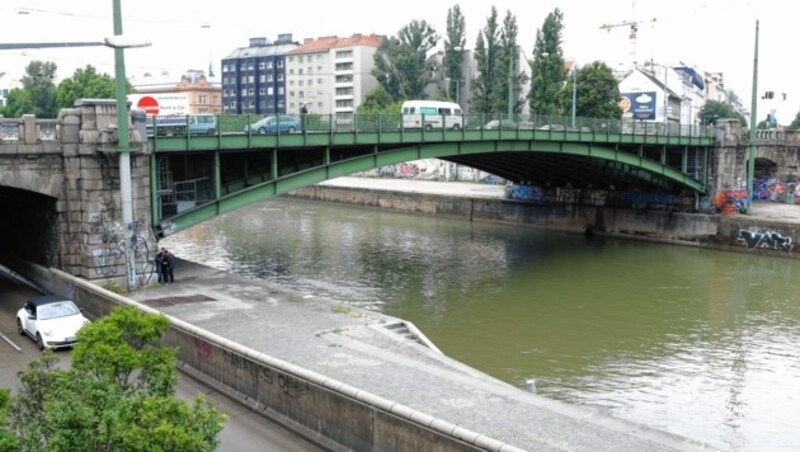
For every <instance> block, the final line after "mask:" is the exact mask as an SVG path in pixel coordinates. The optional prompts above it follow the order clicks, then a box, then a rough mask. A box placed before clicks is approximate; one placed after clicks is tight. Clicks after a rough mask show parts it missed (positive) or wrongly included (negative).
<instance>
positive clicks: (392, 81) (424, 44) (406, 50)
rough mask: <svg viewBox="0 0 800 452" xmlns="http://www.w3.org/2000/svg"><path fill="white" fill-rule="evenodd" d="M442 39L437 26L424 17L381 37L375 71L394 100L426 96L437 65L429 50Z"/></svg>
mask: <svg viewBox="0 0 800 452" xmlns="http://www.w3.org/2000/svg"><path fill="white" fill-rule="evenodd" d="M438 41H439V36H438V35H437V34H436V30H434V28H433V27H432V26H431V25H429V24H428V23H427V22H425V21H424V20H422V21H418V20H413V21H411V23H409V24H408V25H405V26H404V27H403V28H401V29H400V31H399V32H398V34H397V36H396V37H395V36H393V37H391V38H387V37H384V38H383V39H382V40H381V44H380V46H379V47H378V50H377V51H376V52H375V55H374V57H373V58H374V61H375V66H374V67H373V68H372V75H373V76H374V77H375V78H376V79H377V80H378V83H380V84H381V85H383V88H384V89H385V90H386V92H387V93H388V94H389V95H390V96H391V97H392V100H393V101H397V100H402V99H422V98H423V97H424V91H425V87H426V86H427V85H428V83H430V82H431V81H432V80H433V74H434V71H435V69H436V67H435V66H436V65H435V63H434V62H433V61H431V60H429V59H428V52H429V51H430V50H431V49H432V48H433V47H434V46H436V43H437V42H438Z"/></svg>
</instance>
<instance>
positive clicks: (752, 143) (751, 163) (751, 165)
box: [745, 21, 758, 214]
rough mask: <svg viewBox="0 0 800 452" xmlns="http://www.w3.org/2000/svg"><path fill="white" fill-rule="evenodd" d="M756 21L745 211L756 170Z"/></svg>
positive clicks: (749, 201)
mask: <svg viewBox="0 0 800 452" xmlns="http://www.w3.org/2000/svg"><path fill="white" fill-rule="evenodd" d="M757 92H758V21H756V46H755V51H754V52H753V94H752V99H751V105H750V131H749V132H750V135H749V140H748V142H749V143H748V152H747V204H745V206H746V207H747V213H748V214H749V213H752V211H751V204H752V203H753V173H755V171H756V162H755V160H756V118H758V116H757V115H756V107H757V106H758V97H756V93H757Z"/></svg>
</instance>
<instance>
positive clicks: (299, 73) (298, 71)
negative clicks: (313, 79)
mask: <svg viewBox="0 0 800 452" xmlns="http://www.w3.org/2000/svg"><path fill="white" fill-rule="evenodd" d="M289 73H290V74H292V73H293V72H292V70H291V69H290V70H289ZM297 75H303V68H300V69H298V70H297Z"/></svg>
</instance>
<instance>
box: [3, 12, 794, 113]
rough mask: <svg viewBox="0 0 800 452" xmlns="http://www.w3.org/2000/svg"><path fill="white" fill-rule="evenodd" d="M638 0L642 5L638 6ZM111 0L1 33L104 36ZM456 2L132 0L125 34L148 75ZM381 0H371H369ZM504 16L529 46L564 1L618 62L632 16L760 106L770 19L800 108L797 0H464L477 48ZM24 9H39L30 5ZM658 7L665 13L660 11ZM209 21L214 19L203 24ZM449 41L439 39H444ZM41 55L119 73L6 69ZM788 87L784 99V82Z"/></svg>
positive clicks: (576, 51)
mask: <svg viewBox="0 0 800 452" xmlns="http://www.w3.org/2000/svg"><path fill="white" fill-rule="evenodd" d="M634 3H635V8H634ZM112 4H113V2H112V0H79V1H71V2H65V1H63V0H2V2H0V15H2V17H3V23H2V26H0V43H20V42H55V41H102V40H103V38H104V37H106V36H110V35H112V34H113V23H112V19H111V18H112ZM455 4H457V3H456V2H442V1H437V0H404V1H379V2H365V1H363V0H362V1H351V0H338V1H331V0H326V1H318V0H305V1H301V2H254V1H252V0H226V1H223V2H216V3H208V2H198V1H196V0H194V1H184V0H158V1H156V0H137V1H135V2H134V1H130V0H122V12H123V29H124V31H125V34H126V35H132V36H134V37H137V38H140V39H142V40H149V41H151V42H152V44H153V45H152V46H151V47H149V48H144V49H130V50H127V51H126V52H125V59H126V67H127V74H128V76H129V77H132V78H138V77H140V76H141V75H142V74H143V73H145V72H151V73H160V72H163V71H168V72H169V73H170V74H173V75H174V78H175V79H176V80H177V78H178V77H180V74H182V73H184V72H185V71H186V70H187V69H203V70H207V69H208V65H209V62H210V61H213V65H214V70H215V72H217V73H218V72H219V70H220V59H221V58H223V57H224V56H226V55H227V54H228V53H230V52H231V51H233V50H234V49H235V48H237V47H242V46H247V43H248V39H249V38H250V37H255V36H266V37H267V38H269V39H275V38H276V37H277V35H278V34H279V33H292V34H293V35H294V39H295V40H299V41H302V40H303V38H308V37H318V36H326V35H339V36H349V35H351V34H353V33H364V34H367V33H376V34H384V35H394V34H396V33H397V31H398V30H399V29H400V28H401V27H402V26H403V25H406V24H407V23H409V22H410V21H411V20H414V19H418V20H426V21H428V22H429V23H431V24H432V25H433V26H434V27H435V28H436V30H437V32H438V33H439V35H440V36H444V35H445V32H446V19H447V11H448V9H449V8H450V7H452V6H453V5H455ZM365 5H370V6H365ZM492 5H494V6H496V7H497V10H498V13H499V15H500V16H501V18H502V16H504V15H505V13H506V11H509V10H510V11H511V13H512V14H514V15H515V16H516V17H517V23H518V27H519V43H520V45H521V46H522V47H523V49H524V51H525V53H526V54H528V55H530V54H531V51H532V49H533V43H534V40H535V36H536V30H537V29H538V28H540V27H541V26H542V23H543V21H544V19H545V17H546V16H547V14H548V13H549V12H551V11H553V10H554V9H555V8H560V9H561V10H562V11H563V13H564V33H563V38H564V42H563V49H564V55H565V57H567V58H575V59H577V61H578V63H579V64H586V63H589V62H591V61H595V60H601V61H604V62H606V63H607V64H608V65H609V66H611V67H613V68H620V67H621V64H629V63H630V60H631V58H630V54H631V44H630V42H631V41H630V40H629V38H628V32H629V30H628V28H627V27H618V28H614V29H612V30H611V31H604V30H601V29H600V26H601V25H603V24H607V23H608V24H616V23H620V22H622V21H626V20H627V21H630V20H632V19H634V18H635V19H636V20H640V21H645V23H642V24H640V25H639V33H638V39H637V41H636V42H637V45H636V53H637V59H638V60H639V61H644V60H649V59H651V58H652V59H653V60H655V61H656V62H657V63H661V64H673V65H678V64H680V63H681V62H683V63H685V64H687V65H689V66H696V67H697V68H698V69H701V70H706V71H716V72H722V73H723V74H724V77H725V85H726V87H727V88H729V89H733V90H734V91H736V93H737V94H739V95H740V97H742V98H743V100H744V101H745V104H746V106H747V107H748V108H749V106H750V92H751V87H752V75H753V49H754V38H755V22H756V20H757V19H758V20H760V23H761V33H760V51H759V88H758V91H759V92H763V91H766V90H773V91H775V92H776V93H777V94H776V99H775V100H773V101H772V102H771V103H767V102H766V101H764V102H761V101H760V102H759V107H758V108H759V111H758V116H759V117H764V116H766V112H767V111H769V110H770V109H773V108H774V109H777V114H778V119H779V120H780V121H781V122H782V123H788V122H790V121H791V119H792V118H793V117H794V115H795V113H796V112H797V111H798V109H800V89H798V88H797V87H796V85H797V82H796V81H795V80H796V79H797V74H798V67H797V66H798V65H799V64H800V63H798V61H800V59H798V58H797V57H796V56H794V55H793V54H792V50H793V49H794V48H795V47H796V43H797V42H800V39H798V38H800V36H799V35H800V19H798V18H797V15H796V14H795V12H796V11H797V10H798V9H800V7H799V6H797V3H796V2H794V1H791V0H773V1H771V2H757V1H756V0H671V1H669V2H667V1H661V0H639V1H637V2H633V1H632V0H580V1H576V0H569V1H568V0H561V1H557V0H538V1H531V0H527V1H522V0H496V1H494V2H478V1H476V0H470V1H468V2H466V1H465V2H462V3H460V6H461V11H462V13H463V15H464V16H465V18H466V23H467V48H470V49H471V48H473V47H474V44H475V39H476V36H477V33H478V31H479V30H480V29H481V28H483V26H484V25H485V23H486V18H487V17H488V15H489V13H490V11H491V6H492ZM20 10H26V11H28V14H19V12H20ZM653 18H655V19H656V21H655V22H650V20H651V19H653ZM204 24H206V25H207V26H206V27H204V26H203V25H204ZM442 46H443V44H440V45H439V47H440V48H441V47H442ZM32 59H39V60H47V61H54V62H55V63H56V64H57V65H58V67H59V72H58V77H59V78H64V77H68V76H70V75H71V74H72V72H73V71H74V70H75V69H76V68H77V67H83V66H85V65H86V64H91V65H93V66H95V67H97V68H98V69H99V70H100V71H102V72H107V73H109V74H112V75H113V72H114V68H113V63H114V57H113V52H112V51H111V50H110V49H108V48H104V47H97V48H83V49H58V50H56V49H48V50H15V51H0V73H3V72H6V76H5V77H13V78H18V77H19V76H20V75H21V74H22V73H23V72H24V68H25V66H26V65H27V63H28V62H29V61H31V60H32ZM782 92H786V93H787V100H786V101H783V100H782V96H781V95H780V93H782Z"/></svg>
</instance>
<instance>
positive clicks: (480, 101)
mask: <svg viewBox="0 0 800 452" xmlns="http://www.w3.org/2000/svg"><path fill="white" fill-rule="evenodd" d="M500 51H501V50H500V30H499V25H498V23H497V8H495V7H494V6H492V12H491V14H490V15H489V17H488V18H487V19H486V26H485V27H484V28H483V30H482V31H480V32H478V38H477V39H476V41H475V61H476V63H477V66H478V74H477V77H476V78H475V80H474V81H473V83H472V109H471V111H472V113H489V112H491V111H492V99H493V98H494V95H493V93H494V91H495V90H496V89H497V87H496V85H497V83H496V82H497V76H496V71H497V70H498V67H497V66H498V61H499V60H500V55H499V54H500Z"/></svg>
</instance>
